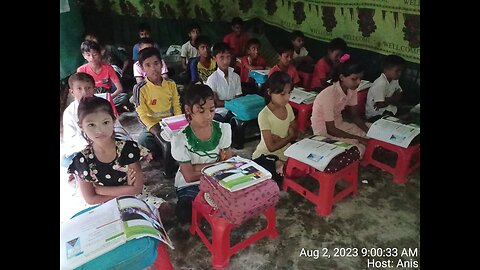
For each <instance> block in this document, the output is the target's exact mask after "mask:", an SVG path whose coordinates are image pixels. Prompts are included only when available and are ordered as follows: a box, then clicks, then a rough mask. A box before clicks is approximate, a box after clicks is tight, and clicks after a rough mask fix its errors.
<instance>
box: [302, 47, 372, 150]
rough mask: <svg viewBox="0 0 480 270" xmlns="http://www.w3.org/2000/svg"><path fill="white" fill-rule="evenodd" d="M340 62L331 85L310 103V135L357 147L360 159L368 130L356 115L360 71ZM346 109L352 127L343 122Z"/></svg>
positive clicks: (352, 63)
mask: <svg viewBox="0 0 480 270" xmlns="http://www.w3.org/2000/svg"><path fill="white" fill-rule="evenodd" d="M349 58H350V56H349V55H345V56H344V57H342V58H341V60H340V61H342V62H341V63H340V65H339V66H337V67H336V68H335V69H334V70H333V74H332V81H333V85H331V86H329V87H327V88H325V89H323V91H322V92H320V94H318V95H317V97H316V98H315V101H314V102H313V110H312V118H311V120H312V129H313V134H315V135H322V136H326V137H335V138H337V139H339V140H341V141H344V142H346V143H349V144H353V145H355V146H357V147H358V149H359V151H360V157H363V154H364V153H365V146H366V145H367V142H368V138H367V137H366V133H367V132H368V127H367V126H366V125H365V122H364V121H363V120H362V119H361V117H360V116H359V114H358V112H357V90H356V89H357V88H358V86H359V85H360V81H361V80H362V77H363V72H364V68H363V66H362V65H360V64H359V63H356V62H355V61H352V60H349ZM346 107H348V108H349V110H350V113H351V115H352V120H353V123H348V122H344V121H343V117H342V111H343V110H344V109H345V108H346Z"/></svg>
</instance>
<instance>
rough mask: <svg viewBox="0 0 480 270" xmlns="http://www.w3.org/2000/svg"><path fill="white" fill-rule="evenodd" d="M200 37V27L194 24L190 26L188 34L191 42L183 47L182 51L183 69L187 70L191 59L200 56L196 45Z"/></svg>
mask: <svg viewBox="0 0 480 270" xmlns="http://www.w3.org/2000/svg"><path fill="white" fill-rule="evenodd" d="M199 35H200V26H198V25H197V24H193V25H191V26H190V31H189V32H188V37H189V40H188V41H187V42H185V44H183V45H182V49H181V50H180V57H181V58H182V68H183V69H184V70H187V66H188V61H189V60H190V58H193V57H197V56H198V49H197V45H196V43H195V42H196V40H197V37H198V36H199Z"/></svg>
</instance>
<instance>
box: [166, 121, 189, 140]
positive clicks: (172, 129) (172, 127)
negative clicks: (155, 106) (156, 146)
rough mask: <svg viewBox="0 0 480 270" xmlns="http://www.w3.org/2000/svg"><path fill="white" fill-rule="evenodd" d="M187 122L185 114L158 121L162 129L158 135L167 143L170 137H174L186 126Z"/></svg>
mask: <svg viewBox="0 0 480 270" xmlns="http://www.w3.org/2000/svg"><path fill="white" fill-rule="evenodd" d="M188 124H189V123H188V120H187V119H186V118H185V114H180V115H175V116H170V117H167V118H163V119H162V121H160V126H161V127H162V132H161V133H160V135H161V136H162V138H163V139H164V140H166V141H167V142H169V141H171V140H172V137H173V136H174V135H176V134H177V133H178V132H179V131H180V130H181V129H182V128H184V127H185V126H187V125H188Z"/></svg>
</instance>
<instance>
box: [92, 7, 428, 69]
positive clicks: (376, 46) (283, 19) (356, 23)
mask: <svg viewBox="0 0 480 270" xmlns="http://www.w3.org/2000/svg"><path fill="white" fill-rule="evenodd" d="M87 1H88V0H87ZM93 1H94V2H95V4H96V8H97V10H112V11H113V12H115V13H117V14H119V15H129V16H134V17H145V18H168V19H181V18H190V19H196V20H204V21H217V20H222V21H230V20H231V18H232V17H235V16H239V17H241V18H243V19H244V20H249V19H252V18H259V19H261V20H263V21H264V22H265V23H268V24H271V25H275V26H278V27H280V28H282V29H285V30H288V31H292V30H300V31H302V32H303V33H304V34H305V35H306V36H308V37H310V38H313V39H316V40H320V41H324V42H328V41H330V40H331V39H333V38H335V37H342V38H343V39H345V40H346V41H347V43H348V45H349V46H351V47H354V48H359V49H365V50H369V51H372V52H377V53H381V54H397V55H400V56H402V57H404V58H405V59H406V60H407V61H410V62H413V63H420V0H363V1H361V0H310V1H287V0H223V1H222V0H168V1H167V0H93Z"/></svg>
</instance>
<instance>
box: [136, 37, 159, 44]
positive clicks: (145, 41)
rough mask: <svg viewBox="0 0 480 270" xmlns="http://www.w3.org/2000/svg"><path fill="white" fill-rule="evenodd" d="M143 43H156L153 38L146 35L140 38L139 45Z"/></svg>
mask: <svg viewBox="0 0 480 270" xmlns="http://www.w3.org/2000/svg"><path fill="white" fill-rule="evenodd" d="M141 44H152V45H155V41H153V39H152V38H148V37H144V38H141V39H139V40H138V45H141Z"/></svg>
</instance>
